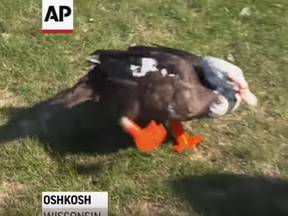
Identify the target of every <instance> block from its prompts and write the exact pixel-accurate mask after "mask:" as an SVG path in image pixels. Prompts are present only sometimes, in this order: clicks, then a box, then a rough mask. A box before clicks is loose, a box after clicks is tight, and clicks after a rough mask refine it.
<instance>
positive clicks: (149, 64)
mask: <svg viewBox="0 0 288 216" xmlns="http://www.w3.org/2000/svg"><path fill="white" fill-rule="evenodd" d="M130 69H131V71H132V74H133V76H135V77H143V76H146V74H147V73H149V72H155V71H158V69H157V61H156V60H155V59H152V58H142V66H137V65H131V67H130Z"/></svg>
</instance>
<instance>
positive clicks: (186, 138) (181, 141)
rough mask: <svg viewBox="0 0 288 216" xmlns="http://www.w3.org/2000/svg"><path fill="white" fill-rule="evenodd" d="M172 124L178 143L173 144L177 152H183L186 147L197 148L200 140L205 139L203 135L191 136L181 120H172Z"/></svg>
mask: <svg viewBox="0 0 288 216" xmlns="http://www.w3.org/2000/svg"><path fill="white" fill-rule="evenodd" d="M170 126H171V129H172V133H173V136H174V137H175V139H176V144H175V145H174V146H173V149H174V150H175V151H176V152H182V151H183V150H184V149H186V148H188V149H191V148H195V147H196V145H197V144H198V143H199V142H202V141H203V137H202V136H190V135H189V134H188V133H187V132H186V131H185V130H184V127H183V125H182V123H181V122H179V121H170Z"/></svg>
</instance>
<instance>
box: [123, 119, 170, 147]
mask: <svg viewBox="0 0 288 216" xmlns="http://www.w3.org/2000/svg"><path fill="white" fill-rule="evenodd" d="M121 124H122V127H123V129H124V130H125V131H126V132H127V133H129V134H130V135H131V136H132V137H133V138H134V140H135V143H136V146H137V148H138V149H139V150H140V151H143V152H151V151H154V150H155V149H156V148H157V147H159V146H160V145H161V143H162V142H163V141H164V140H165V137H166V135H167V131H166V129H165V128H164V126H163V125H161V124H159V125H157V124H156V122H155V121H151V122H150V123H149V124H148V126H147V127H146V128H144V129H142V128H140V127H139V126H138V125H137V124H136V123H135V122H133V121H131V120H130V119H128V118H126V117H122V119H121Z"/></svg>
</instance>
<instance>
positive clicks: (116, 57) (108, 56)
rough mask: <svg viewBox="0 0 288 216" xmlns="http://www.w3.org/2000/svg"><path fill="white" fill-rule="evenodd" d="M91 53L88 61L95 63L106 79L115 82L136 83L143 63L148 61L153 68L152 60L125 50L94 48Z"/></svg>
mask: <svg viewBox="0 0 288 216" xmlns="http://www.w3.org/2000/svg"><path fill="white" fill-rule="evenodd" d="M92 55H93V56H92V58H91V59H90V62H91V63H93V64H94V65H97V67H99V69H100V70H101V71H102V73H104V74H105V75H106V77H107V79H109V80H111V81H113V82H116V83H122V84H132V85H137V82H136V78H137V77H138V76H137V75H138V74H140V73H141V68H142V67H143V64H145V63H148V64H149V65H150V66H151V68H152V69H153V60H151V61H149V59H148V60H147V59H145V56H143V55H141V54H131V53H129V52H127V51H126V50H96V51H95V52H93V53H92ZM143 59H144V61H143Z"/></svg>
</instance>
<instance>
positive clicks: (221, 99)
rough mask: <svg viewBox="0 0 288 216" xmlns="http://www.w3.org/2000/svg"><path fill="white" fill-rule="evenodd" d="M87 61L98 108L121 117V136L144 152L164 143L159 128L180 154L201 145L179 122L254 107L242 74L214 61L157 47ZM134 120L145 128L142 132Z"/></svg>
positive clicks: (98, 54) (100, 53)
mask: <svg viewBox="0 0 288 216" xmlns="http://www.w3.org/2000/svg"><path fill="white" fill-rule="evenodd" d="M91 56H92V57H91V58H90V59H89V62H90V63H91V64H92V70H91V71H90V74H91V77H92V78H91V79H93V80H94V81H95V82H94V83H96V84H95V86H96V87H95V88H96V89H97V93H98V95H99V98H100V99H99V102H101V100H102V101H106V102H107V101H110V102H108V104H110V105H111V106H112V107H113V108H114V109H115V110H117V111H118V112H119V113H120V114H119V116H120V117H119V124H120V125H121V127H122V128H123V131H125V132H126V133H128V134H129V135H130V136H132V137H133V139H134V141H135V144H136V146H137V148H138V149H139V150H140V151H143V152H151V151H154V150H155V149H157V148H158V147H159V146H160V145H161V144H162V143H163V142H164V141H165V138H166V136H167V130H166V128H165V127H164V125H163V124H161V123H159V122H163V121H169V125H170V128H171V131H172V135H173V137H174V138H175V142H176V143H175V144H174V145H173V149H174V150H175V151H176V152H182V151H183V150H184V149H189V148H190V149H191V148H195V147H196V146H197V145H198V144H199V143H200V142H202V141H203V139H204V138H203V136H200V135H194V136H191V135H190V134H189V133H188V132H187V131H186V130H185V128H184V125H183V122H186V121H191V120H193V119H197V118H218V117H221V116H224V115H226V114H228V113H232V112H234V111H235V110H237V109H238V107H239V106H240V103H241V102H242V101H243V102H246V103H247V104H248V105H250V106H256V105H257V97H256V96H255V95H254V94H253V93H252V92H251V90H250V88H249V85H248V82H247V81H246V79H245V77H244V75H243V71H242V69H240V68H239V67H238V66H236V65H234V64H232V63H230V62H228V61H225V60H223V59H220V58H217V57H213V56H204V57H200V56H198V55H196V54H194V53H191V52H188V51H184V50H181V49H177V48H172V47H165V46H160V45H155V46H142V45H138V46H130V47H128V48H127V49H119V50H118V49H98V50H96V51H94V52H93V53H91ZM107 109H108V108H107ZM139 119H146V120H149V121H150V122H149V124H148V125H147V126H146V127H144V128H141V127H140V126H139V125H138V124H137V123H136V120H139Z"/></svg>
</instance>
